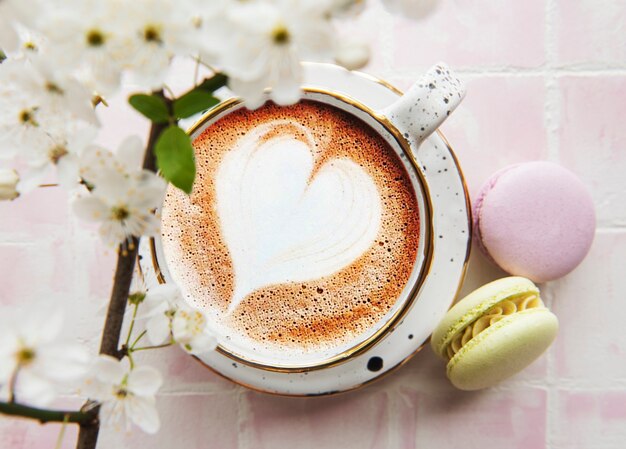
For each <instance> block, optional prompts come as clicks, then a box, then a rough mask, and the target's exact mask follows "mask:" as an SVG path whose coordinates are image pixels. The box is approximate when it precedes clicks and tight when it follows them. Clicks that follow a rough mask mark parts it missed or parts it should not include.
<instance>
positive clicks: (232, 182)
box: [215, 120, 381, 311]
mask: <svg viewBox="0 0 626 449" xmlns="http://www.w3.org/2000/svg"><path fill="white" fill-rule="evenodd" d="M281 128H282V129H281ZM277 130H280V131H278V132H277ZM298 134H299V135H300V136H304V139H298V138H296V136H297V135H298ZM270 135H272V137H267V136H270ZM314 148H315V139H314V138H313V135H312V134H311V132H310V131H309V130H308V129H307V128H305V127H303V126H302V125H299V124H297V123H293V122H292V121H288V120H275V121H272V122H269V123H267V124H265V125H262V126H259V127H258V128H256V129H254V130H252V131H251V132H249V133H248V134H247V135H246V136H245V137H243V138H242V139H241V140H240V141H239V142H238V143H237V145H236V146H235V148H233V150H232V151H230V152H229V153H228V154H226V155H225V157H224V160H223V161H222V163H221V164H220V166H219V168H218V171H217V176H216V183H215V187H216V191H217V213H218V216H219V218H220V224H221V230H222V235H223V237H224V241H225V243H226V246H227V247H228V249H229V251H230V255H231V258H232V262H233V269H234V272H235V273H234V274H235V277H234V283H235V291H234V293H233V297H232V299H231V302H230V304H229V311H232V310H234V309H235V308H236V307H237V306H238V305H239V303H240V302H241V301H242V300H243V299H244V298H245V297H246V296H247V295H249V294H250V293H252V292H253V291H255V290H257V289H258V288H261V287H265V286H268V285H272V284H283V283H289V282H304V281H310V280H315V279H320V278H323V277H325V276H330V275H332V274H333V273H336V272H337V271H340V270H341V269H342V268H344V267H346V266H347V265H349V264H351V263H352V262H354V261H355V260H356V259H357V258H358V257H360V256H361V255H362V254H363V253H364V252H365V251H366V250H367V248H369V247H370V246H371V245H372V243H373V242H374V239H375V238H376V235H377V234H378V230H379V228H380V219H381V206H380V203H381V201H380V195H379V193H378V189H377V188H376V184H374V181H373V180H372V179H371V178H370V176H369V175H368V174H367V173H366V172H365V171H364V170H363V169H362V168H361V167H359V165H358V164H356V163H355V162H353V161H352V160H350V159H346V158H342V159H331V160H329V161H328V162H325V163H324V165H322V166H321V167H319V168H318V170H317V172H316V173H315V174H313V167H314V160H313V150H314Z"/></svg>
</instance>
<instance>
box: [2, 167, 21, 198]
mask: <svg viewBox="0 0 626 449" xmlns="http://www.w3.org/2000/svg"><path fill="white" fill-rule="evenodd" d="M19 180H20V177H19V175H18V174H17V172H16V171H15V170H13V169H9V168H0V201H6V200H14V199H15V198H17V197H18V196H19V193H18V192H17V188H16V187H17V183H18V182H19Z"/></svg>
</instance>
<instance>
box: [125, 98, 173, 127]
mask: <svg viewBox="0 0 626 449" xmlns="http://www.w3.org/2000/svg"><path fill="white" fill-rule="evenodd" d="M128 102H129V103H130V105H131V106H132V107H133V108H135V109H136V110H138V111H139V112H141V113H142V114H143V115H144V116H146V117H147V118H149V119H150V120H151V121H153V122H154V123H167V122H168V121H169V120H170V112H169V110H168V108H167V104H166V103H165V100H163V98H160V97H157V96H155V95H146V94H136V95H131V96H130V98H129V99H128Z"/></svg>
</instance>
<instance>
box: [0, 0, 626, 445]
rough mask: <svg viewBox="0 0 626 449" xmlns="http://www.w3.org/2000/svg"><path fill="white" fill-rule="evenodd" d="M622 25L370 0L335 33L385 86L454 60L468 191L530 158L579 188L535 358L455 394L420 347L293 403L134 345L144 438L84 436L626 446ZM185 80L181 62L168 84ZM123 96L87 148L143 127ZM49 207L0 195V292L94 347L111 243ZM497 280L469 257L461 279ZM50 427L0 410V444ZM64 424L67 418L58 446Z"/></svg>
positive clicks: (585, 6)
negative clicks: (157, 423) (580, 213)
mask: <svg viewBox="0 0 626 449" xmlns="http://www.w3.org/2000/svg"><path fill="white" fill-rule="evenodd" d="M625 20H626V3H625V2H624V1H623V0H601V1H597V0H527V1H524V2H520V1H516V0H508V1H488V0H478V1H473V2H467V1H460V0H441V7H440V8H439V11H438V12H437V13H435V15H433V16H432V17H430V18H429V19H427V20H425V21H423V22H419V23H411V22H408V21H406V20H403V19H397V18H392V17H391V16H389V15H388V14H386V13H385V12H384V11H383V10H382V9H381V7H380V5H379V4H378V3H377V2H376V1H374V2H371V5H370V6H369V7H368V9H367V10H366V11H365V13H364V14H363V16H362V17H361V18H359V19H358V22H357V23H356V24H346V25H345V27H344V28H343V34H344V35H358V36H360V37H362V38H364V39H366V40H367V41H369V42H370V43H372V45H373V48H374V58H373V59H372V62H371V64H370V66H369V67H368V68H367V69H366V71H368V72H370V73H372V74H374V75H378V76H381V77H382V78H385V79H388V80H389V81H391V82H392V83H395V84H397V85H398V86H400V87H402V88H406V87H408V86H409V85H410V84H411V82H412V81H413V80H414V79H415V78H416V77H417V76H418V74H419V73H420V72H421V71H422V70H423V69H424V68H426V67H427V66H429V65H430V64H431V63H433V62H434V61H437V60H444V61H447V62H448V63H450V64H451V65H452V66H453V67H455V68H456V69H458V70H459V72H460V73H461V74H462V76H463V77H464V78H465V80H466V81H467V84H468V89H469V93H468V96H467V99H466V100H465V102H464V104H463V105H462V106H461V107H460V108H459V110H458V111H457V112H456V113H455V114H454V115H453V116H452V117H451V118H450V120H449V121H448V122H447V123H446V125H445V127H444V132H445V133H446V134H447V136H448V137H449V139H450V141H451V143H452V145H453V147H454V148H455V149H456V151H457V154H458V156H459V159H460V161H461V164H462V166H463V168H464V170H465V174H466V177H467V180H468V184H469V188H470V192H471V193H472V194H475V192H476V191H477V189H478V188H479V187H480V185H481V183H482V182H483V181H484V180H485V178H486V177H487V176H488V175H489V174H490V173H492V172H493V171H495V170H497V169H499V168H501V167H503V166H505V165H507V164H511V163H516V162H521V161H527V160H534V159H549V160H554V161H558V162H560V163H562V164H564V165H565V166H567V167H568V168H570V169H571V170H573V171H574V172H576V173H577V174H578V175H579V176H580V177H581V178H582V179H583V181H584V182H585V183H586V184H587V185H588V187H589V189H590V190H591V193H592V195H593V198H594V200H595V203H596V207H597V213H598V223H599V230H598V233H597V236H596V239H595V242H594V244H593V247H592V249H591V252H590V254H589V256H588V257H587V259H586V260H585V261H584V262H583V264H582V265H581V266H580V267H578V268H577V269H576V270H575V271H574V272H573V273H571V274H570V275H568V276H567V277H565V278H563V279H561V280H559V281H556V282H552V283H548V284H545V285H544V286H543V287H542V288H543V293H544V297H545V298H546V299H547V301H548V303H549V304H551V306H552V308H553V310H554V311H555V313H556V314H557V315H558V316H559V319H560V322H561V331H560V334H559V337H558V339H557V342H556V344H555V345H554V346H553V347H552V348H551V349H550V350H549V351H548V353H547V355H546V356H544V357H542V358H541V359H539V360H538V361H537V362H535V363H534V364H533V365H532V366H531V367H529V368H528V369H527V370H525V371H524V372H523V373H520V374H519V375H517V376H515V377H514V378H512V379H510V380H509V381H507V382H504V383H503V384H501V385H499V386H498V387H495V388H492V389H488V390H485V391H482V392H478V393H463V392H459V391H456V390H454V388H453V387H451V386H450V384H449V383H448V381H447V380H446V378H445V368H444V364H443V362H441V361H440V360H438V359H437V358H436V357H435V356H434V355H433V354H432V352H431V351H430V349H429V348H428V347H426V348H424V350H423V351H422V352H421V353H419V354H418V355H417V356H416V357H415V358H414V359H413V360H411V361H410V362H409V363H408V364H407V365H406V366H405V367H403V368H402V369H401V370H399V371H398V372H397V373H395V374H393V375H391V376H388V377H386V378H385V379H384V380H382V381H380V382H378V383H375V384H374V385H372V386H370V387H367V388H365V389H363V390H361V391H357V392H353V393H349V394H345V395H340V396H337V397H330V398H316V399H305V400H300V399H285V398H277V397H272V396H266V395H262V394H258V393H254V392H250V391H248V390H245V389H243V388H241V387H238V386H235V385H233V384H231V383H229V382H227V381H225V380H223V379H222V378H220V377H219V376H217V375H215V374H212V373H211V372H209V371H207V370H206V369H205V368H203V367H202V366H200V365H199V364H198V363H196V362H195V361H193V360H192V359H191V358H189V357H188V356H186V355H185V354H183V353H181V352H180V351H178V350H176V349H168V350H165V351H161V352H152V353H145V354H143V355H142V358H141V360H140V361H141V362H143V363H147V364H151V365H154V366H156V367H157V368H158V369H160V370H161V372H162V373H163V374H164V377H165V379H166V380H165V384H164V387H163V389H162V392H161V394H160V395H159V398H158V406H159V412H160V415H161V419H162V421H163V426H162V429H161V432H160V433H159V434H158V435H157V436H147V435H144V434H142V433H141V432H140V431H135V432H133V433H131V434H130V435H127V434H124V433H116V432H114V431H111V430H104V431H103V432H102V435H101V439H102V440H101V447H126V448H131V447H150V448H154V449H166V448H168V449H169V448H172V447H185V448H190V449H195V448H206V447H214V448H220V449H257V448H258V449H265V448H272V449H282V448H289V449H291V448H293V447H300V448H304V449H306V448H309V447H311V448H316V449H325V448H336V447H341V448H347V449H350V448H359V449H361V448H372V449H386V448H390V449H400V448H401V449H412V448H418V447H420V448H421V447H435V448H438V449H451V448H458V447H466V448H478V447H480V448H481V449H501V448H504V447H506V448H525V449H526V448H528V449H578V448H580V449H583V448H584V449H587V448H594V449H595V448H598V449H623V448H624V447H626V443H625V442H626V406H625V405H624V404H626V330H625V329H624V326H623V319H624V313H622V312H621V311H622V308H623V301H624V298H623V296H624V295H623V292H624V291H625V290H626V276H625V275H624V273H625V270H626V178H625V174H626V126H624V120H625V117H626V33H625V32H624V31H625V26H626V24H625ZM188 79H189V67H187V66H185V65H184V64H183V65H180V66H179V67H178V69H177V71H176V73H174V74H173V76H172V80H171V84H172V86H173V87H174V88H175V89H176V88H178V86H179V85H181V86H182V85H184V83H186V82H187V81H186V80H188ZM132 91H133V89H132V86H128V88H127V89H126V91H125V93H124V94H123V95H120V96H119V97H118V98H114V99H111V104H112V105H113V106H114V107H112V108H110V109H109V110H103V111H102V112H101V114H102V116H101V117H102V120H103V122H104V123H105V128H104V130H103V132H102V134H101V136H100V140H101V142H102V143H105V144H108V145H111V146H115V145H117V144H118V143H119V142H120V141H121V140H122V139H123V138H124V137H125V135H126V134H130V133H135V132H140V133H142V132H144V131H145V122H143V120H142V119H141V118H140V117H138V116H137V115H136V114H135V113H133V111H131V110H130V109H129V108H127V107H124V104H125V97H126V95H127V94H128V93H129V92H132ZM120 108H121V109H120ZM66 204H67V203H66V198H65V194H64V193H63V192H61V191H59V190H56V189H41V190H39V191H37V192H35V193H33V194H31V195H28V196H26V197H24V198H21V199H20V200H19V201H16V202H13V203H11V204H7V203H0V273H1V274H0V276H1V279H0V302H1V303H2V304H3V305H6V306H8V307H13V308H20V307H23V306H24V305H25V304H28V303H30V302H33V301H39V300H41V298H42V297H46V299H47V300H49V301H51V302H63V304H64V305H66V308H67V312H68V315H69V317H68V318H69V322H71V323H72V326H68V329H67V330H68V332H69V333H74V334H76V335H78V336H79V337H80V338H81V339H82V340H84V341H86V342H87V343H88V344H89V345H90V346H91V347H92V348H94V351H95V349H96V347H97V344H98V340H99V329H100V328H101V325H102V322H103V320H104V314H103V306H104V304H105V301H106V297H107V295H108V288H109V286H110V279H111V274H112V270H113V267H114V261H115V254H114V252H113V251H111V250H109V249H107V248H104V247H102V245H101V244H100V243H99V240H98V237H97V235H96V233H95V230H94V228H93V227H89V226H85V225H84V224H83V223H79V222H78V221H77V220H76V219H75V218H74V217H73V215H72V214H71V213H70V211H69V208H68V207H67V206H66ZM84 268H86V269H87V271H88V272H87V273H85V272H84ZM502 275H503V273H502V272H500V271H499V270H498V269H496V268H495V267H493V266H492V265H491V264H489V262H487V261H486V260H485V259H484V258H483V257H482V256H481V255H480V254H478V252H475V253H474V254H473V255H472V258H471V263H470V268H469V273H468V277H467V280H466V284H465V286H464V288H463V291H464V292H468V291H470V290H471V289H473V288H475V287H477V286H478V285H480V284H482V283H485V282H487V281H489V280H492V279H495V278H497V277H501V276H502ZM68 393H69V392H68ZM58 430H59V427H58V426H52V425H48V426H39V425H37V424H35V423H31V422H29V421H23V420H9V419H7V418H5V417H0V447H2V448H3V449H4V448H7V449H9V448H10V449H14V448H15V449H25V448H37V449H38V448H44V447H46V448H49V447H53V445H54V441H55V438H56V435H57V433H58ZM74 436H75V431H74V429H72V428H70V429H69V431H68V434H67V435H66V439H65V442H64V445H63V447H64V448H69V447H73V438H74Z"/></svg>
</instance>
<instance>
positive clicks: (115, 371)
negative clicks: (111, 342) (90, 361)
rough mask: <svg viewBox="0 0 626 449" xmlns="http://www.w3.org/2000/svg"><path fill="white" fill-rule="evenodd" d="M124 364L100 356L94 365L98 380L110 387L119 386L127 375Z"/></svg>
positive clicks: (105, 356)
mask: <svg viewBox="0 0 626 449" xmlns="http://www.w3.org/2000/svg"><path fill="white" fill-rule="evenodd" d="M126 371H127V370H126V369H125V367H124V366H123V364H122V362H121V361H119V360H117V359H116V358H115V357H111V356H109V355H100V356H98V358H97V359H96V361H95V363H94V373H95V377H96V379H98V380H99V381H100V382H103V383H105V384H109V385H118V384H120V383H121V382H122V379H123V378H124V376H125V375H126Z"/></svg>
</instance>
